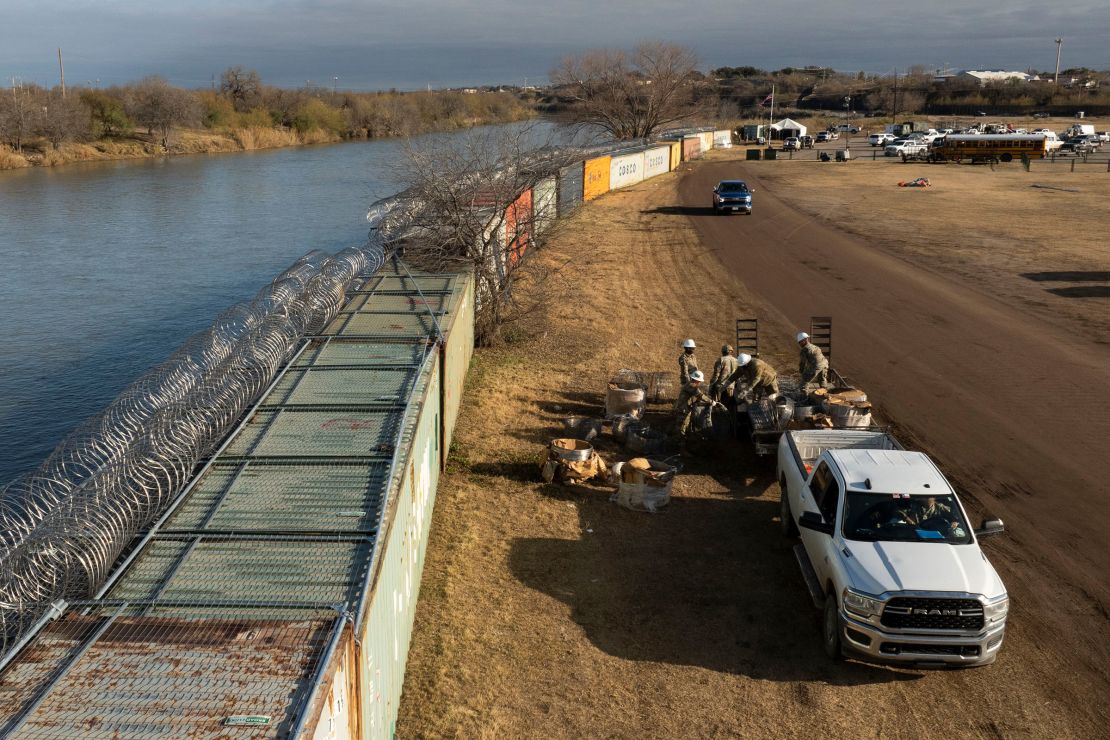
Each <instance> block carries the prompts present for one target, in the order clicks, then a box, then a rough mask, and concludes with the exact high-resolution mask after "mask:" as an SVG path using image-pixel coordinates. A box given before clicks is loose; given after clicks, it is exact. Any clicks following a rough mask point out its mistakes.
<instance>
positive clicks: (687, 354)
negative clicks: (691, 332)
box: [678, 339, 698, 388]
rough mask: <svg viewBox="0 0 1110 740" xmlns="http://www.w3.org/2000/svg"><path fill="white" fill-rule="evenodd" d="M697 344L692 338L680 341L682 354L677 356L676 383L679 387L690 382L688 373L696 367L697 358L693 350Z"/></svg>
mask: <svg viewBox="0 0 1110 740" xmlns="http://www.w3.org/2000/svg"><path fill="white" fill-rule="evenodd" d="M697 346H698V345H696V344H694V340H693V339H687V340H686V341H685V342H683V343H682V354H680V355H679V356H678V385H679V387H680V388H681V387H683V386H685V385H686V384H687V383H689V382H690V374H691V373H693V372H694V371H695V370H697V369H698V358H697V357H695V356H694V350H695V349H696V348H697Z"/></svg>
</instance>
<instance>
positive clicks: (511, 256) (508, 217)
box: [505, 188, 532, 267]
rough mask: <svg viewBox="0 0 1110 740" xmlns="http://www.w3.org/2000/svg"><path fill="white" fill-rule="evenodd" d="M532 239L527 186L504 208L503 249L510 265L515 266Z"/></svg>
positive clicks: (529, 195) (530, 204)
mask: <svg viewBox="0 0 1110 740" xmlns="http://www.w3.org/2000/svg"><path fill="white" fill-rule="evenodd" d="M531 241H532V189H531V188H528V189H527V190H525V191H524V192H523V193H521V194H520V197H519V198H517V199H516V200H515V201H513V202H512V203H511V204H510V205H509V207H508V208H506V209H505V249H506V251H507V252H508V254H507V257H508V260H509V266H510V267H516V266H517V263H518V262H520V260H521V258H522V257H523V256H524V252H525V250H527V249H528V243H529V242H531Z"/></svg>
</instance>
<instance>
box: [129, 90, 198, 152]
mask: <svg viewBox="0 0 1110 740" xmlns="http://www.w3.org/2000/svg"><path fill="white" fill-rule="evenodd" d="M128 98H129V99H128V105H127V109H128V114H129V115H130V116H131V117H132V118H134V119H135V120H136V121H138V122H139V123H140V124H142V125H143V126H146V128H147V131H148V132H149V133H150V134H151V135H152V136H153V135H154V133H155V132H157V133H158V135H159V138H160V140H161V142H162V146H163V147H165V148H169V145H170V136H171V134H172V133H173V131H174V129H175V128H176V127H178V126H181V125H184V124H187V123H190V122H192V121H194V120H196V118H197V117H198V115H199V106H198V104H197V100H196V98H195V97H194V96H193V94H192V93H190V92H189V91H188V90H182V89H181V88H178V87H173V86H172V85H170V84H169V83H168V82H166V81H165V80H164V79H162V78H161V77H145V78H143V79H142V80H140V81H139V82H138V83H136V84H135V86H134V87H133V88H132V89H131V91H130V95H129V96H128Z"/></svg>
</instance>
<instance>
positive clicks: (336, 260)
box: [0, 239, 386, 656]
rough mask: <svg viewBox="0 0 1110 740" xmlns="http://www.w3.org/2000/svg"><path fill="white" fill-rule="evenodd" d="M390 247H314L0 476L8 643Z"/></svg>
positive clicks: (77, 578)
mask: <svg viewBox="0 0 1110 740" xmlns="http://www.w3.org/2000/svg"><path fill="white" fill-rule="evenodd" d="M385 259H386V257H385V249H384V247H383V245H382V244H381V243H380V241H375V240H373V239H372V240H371V241H370V242H368V243H367V244H366V245H365V246H363V247H352V248H348V249H344V250H342V251H340V252H338V253H337V254H335V255H328V254H326V253H324V252H322V251H320V250H313V251H311V252H309V253H308V254H306V255H304V256H303V257H301V258H300V259H299V260H297V261H296V262H295V263H294V264H293V265H291V266H290V267H289V268H288V269H287V270H285V271H284V272H282V273H281V274H280V275H278V276H277V277H276V278H275V279H274V280H273V281H272V282H271V283H270V284H269V285H267V286H265V287H263V288H262V289H261V290H259V291H258V293H257V294H256V295H255V296H254V298H253V299H252V300H250V301H246V302H244V303H240V304H237V305H235V306H232V307H231V308H229V309H227V310H226V311H224V312H223V313H221V314H220V315H219V316H218V317H217V318H216V319H215V321H213V322H212V324H211V326H209V327H208V328H207V329H205V330H204V331H201V332H199V333H198V334H195V335H193V336H192V337H190V338H189V339H188V340H186V341H185V342H184V343H183V344H182V345H181V347H179V348H178V349H177V350H176V351H175V352H174V353H173V354H172V355H171V356H170V357H169V358H168V359H167V360H166V361H165V362H163V363H162V364H160V365H158V366H156V367H154V368H152V369H151V370H149V371H147V372H146V373H144V374H143V375H142V376H141V377H139V378H138V379H137V380H136V381H134V382H133V383H132V384H131V385H129V386H128V387H127V388H125V389H124V390H123V391H122V392H121V393H120V394H119V395H118V396H117V397H116V398H115V399H114V400H113V401H112V402H111V403H110V404H109V405H108V406H107V408H105V409H104V410H103V411H102V412H101V413H100V414H98V415H97V416H95V417H93V418H92V419H89V420H88V421H86V422H84V423H82V424H81V425H80V426H79V427H78V428H77V429H76V430H75V431H73V432H72V433H71V434H70V435H69V436H68V437H67V438H66V439H65V440H64V441H63V442H62V443H61V444H59V445H58V447H57V448H55V449H54V451H53V452H52V453H51V454H50V455H49V456H48V457H47V458H46V460H44V461H43V462H42V464H41V465H39V467H38V468H36V469H35V470H32V471H31V472H29V473H27V474H25V475H23V476H20V477H19V478H16V479H15V480H13V481H11V482H10V483H8V484H7V485H5V486H4V487H3V488H2V489H0V656H2V655H4V654H6V653H7V652H8V650H9V649H11V648H12V647H13V646H15V645H17V644H19V640H20V638H21V637H22V635H23V634H24V633H25V632H26V631H27V630H28V629H31V628H32V627H33V626H34V624H35V623H36V622H37V621H38V619H39V618H40V617H41V616H42V614H43V613H44V612H45V611H46V608H47V606H48V605H49V604H50V603H52V602H53V601H56V600H58V599H66V600H73V599H82V598H89V597H90V596H92V595H93V594H94V593H95V591H96V589H97V588H98V587H99V585H100V584H101V583H102V582H103V581H104V580H105V579H106V578H107V577H108V574H109V572H110V570H111V567H112V565H113V563H115V561H116V560H117V558H118V557H119V555H120V554H121V553H122V552H123V550H124V549H125V548H126V547H127V545H128V544H129V543H130V542H131V541H132V540H133V538H134V537H135V536H136V535H137V534H139V533H140V532H141V531H143V530H144V529H145V528H146V527H148V526H149V525H150V524H151V523H152V522H154V521H155V520H156V519H157V517H158V516H160V515H161V514H162V512H164V511H165V509H166V508H167V507H168V506H169V505H170V503H171V502H173V500H174V499H175V498H176V497H177V495H178V494H179V493H180V492H181V491H182V490H183V489H184V488H185V486H186V485H187V484H188V482H189V480H190V477H191V476H192V473H193V471H194V470H195V469H196V466H197V465H198V463H199V462H200V461H201V460H202V459H203V458H204V457H205V456H206V455H207V454H209V453H210V452H212V451H213V449H214V448H215V447H216V446H218V445H219V444H220V442H221V441H222V440H223V439H224V438H225V437H226V436H227V435H228V433H229V432H230V431H231V430H232V428H233V425H234V424H235V423H236V421H237V420H238V419H239V418H241V416H242V415H243V413H244V412H245V411H246V410H247V409H248V408H250V406H251V404H253V403H254V402H255V401H256V400H257V399H258V397H259V396H260V395H261V394H262V393H263V391H264V390H265V389H266V388H267V387H269V385H270V384H271V383H272V382H273V380H274V378H275V377H276V375H277V374H278V372H279V371H280V370H281V368H282V367H283V366H284V364H285V363H286V362H287V361H288V359H289V358H290V356H291V355H292V354H293V352H294V351H295V350H296V348H297V347H298V345H299V343H300V342H301V341H302V339H303V338H304V337H305V336H310V335H314V334H318V333H320V332H321V331H323V330H324V329H325V327H326V326H327V325H328V324H329V323H330V322H331V321H332V320H333V319H334V318H335V316H336V315H337V314H338V312H339V310H340V308H341V307H342V306H343V304H344V303H345V301H346V297H347V293H348V291H349V290H350V289H351V288H352V285H353V283H354V281H355V280H356V278H358V277H359V276H367V275H370V274H373V273H374V272H376V271H377V270H378V269H379V268H380V267H381V266H382V265H383V264H384V263H385Z"/></svg>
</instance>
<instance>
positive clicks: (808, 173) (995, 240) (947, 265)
mask: <svg viewBox="0 0 1110 740" xmlns="http://www.w3.org/2000/svg"><path fill="white" fill-rule="evenodd" d="M753 164H754V163H753ZM753 164H749V165H745V166H746V167H748V171H750V172H754V173H756V174H757V175H758V177H760V178H761V179H763V180H764V181H765V182H766V183H767V185H768V186H769V187H772V188H773V189H774V190H775V192H779V193H783V194H784V195H785V196H786V197H787V199H788V201H789V202H790V204H791V205H793V206H795V207H796V208H798V209H799V210H801V211H803V212H804V213H807V214H809V215H811V216H813V217H815V218H817V219H820V220H821V221H822V222H825V223H827V224H829V225H832V226H835V227H837V228H840V229H843V230H846V231H849V232H851V233H854V234H857V235H861V236H864V237H866V238H868V239H870V240H873V241H876V242H881V243H882V246H883V249H884V250H886V251H889V252H891V253H894V254H897V255H899V256H902V257H904V258H906V259H908V260H910V261H912V262H914V263H915V264H922V265H925V266H928V267H932V268H934V269H939V270H945V271H952V272H955V273H956V274H959V275H960V276H961V277H964V278H967V279H969V280H970V281H974V282H976V283H979V284H980V285H982V286H983V287H984V289H986V290H988V291H990V292H991V293H992V294H994V295H1000V296H1003V297H1005V298H1007V299H1010V300H1013V301H1015V302H1016V303H1017V304H1018V305H1020V306H1021V307H1023V308H1024V309H1026V310H1028V311H1030V312H1032V313H1035V314H1037V315H1038V316H1041V317H1043V318H1046V319H1049V320H1051V321H1053V322H1054V323H1059V324H1060V326H1061V329H1072V330H1078V331H1084V332H1090V333H1091V335H1092V336H1093V338H1095V339H1096V340H1097V341H1099V342H1102V343H1110V304H1108V303H1107V301H1106V300H1105V299H1108V298H1110V245H1108V244H1107V241H1106V228H1107V224H1110V173H1107V172H1106V171H1105V170H1103V171H1101V172H1099V171H1091V170H1092V169H1094V168H1088V169H1086V170H1084V169H1083V168H1082V167H1081V168H1080V171H1078V172H1075V173H1071V172H1068V171H1067V168H1066V167H1064V166H1062V165H1059V166H1053V167H1049V166H1048V165H1044V166H1043V167H1044V169H1038V167H1039V166H1041V165H1039V164H1038V163H1034V165H1033V169H1032V171H1031V172H1025V171H1024V170H1023V169H1022V168H1021V165H1020V164H1017V163H1014V164H1012V165H997V166H996V167H995V169H994V170H992V169H991V168H989V167H986V166H969V165H963V166H956V165H943V166H937V165H925V164H922V165H917V166H914V165H903V164H902V163H901V162H891V161H885V162H884V161H882V160H880V161H878V162H870V161H867V160H861V161H857V162H852V163H850V164H848V165H846V166H844V165H838V164H824V163H820V164H819V163H811V162H791V163H771V162H766V163H760V164H758V165H754V166H753ZM784 164H786V165H787V166H782V165H784ZM776 165H778V166H776ZM916 177H927V178H929V181H930V183H931V184H932V186H931V187H929V188H900V187H898V186H897V183H898V182H899V181H906V180H912V179H913V178H916ZM1034 185H1040V186H1047V187H1034ZM787 194H788V195H787ZM1092 298H1093V299H1098V298H1101V299H1103V300H1086V299H1092Z"/></svg>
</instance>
